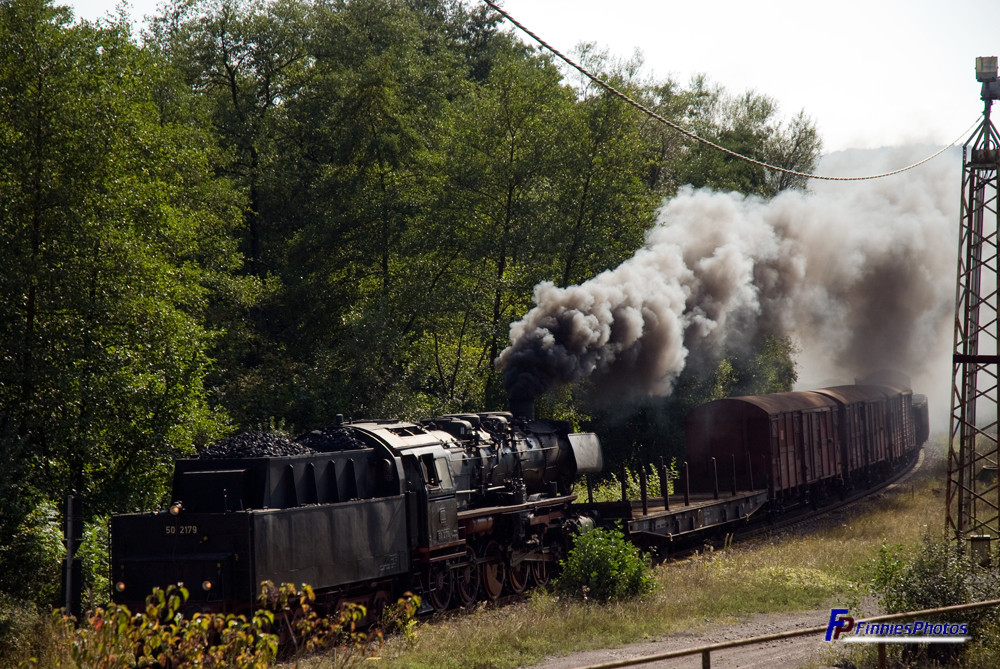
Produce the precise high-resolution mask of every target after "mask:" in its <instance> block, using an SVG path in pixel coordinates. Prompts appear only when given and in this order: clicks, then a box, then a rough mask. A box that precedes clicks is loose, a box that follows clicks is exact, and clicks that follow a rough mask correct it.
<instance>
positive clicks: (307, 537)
mask: <svg viewBox="0 0 1000 669" xmlns="http://www.w3.org/2000/svg"><path fill="white" fill-rule="evenodd" d="M296 445H297V446H299V447H300V449H301V452H300V453H297V454H289V455H279V456H274V457H229V455H230V454H228V453H226V452H221V453H211V452H207V453H205V454H203V456H202V457H198V458H191V459H182V460H178V461H177V462H176V463H175V470H174V478H173V489H172V499H173V500H174V501H173V503H172V504H171V505H170V508H169V510H167V511H163V512H159V513H154V514H126V515H120V516H115V517H114V518H112V521H111V561H112V564H111V570H112V573H111V578H112V583H113V589H114V593H113V596H114V598H115V600H116V601H118V602H121V603H126V604H129V605H131V606H136V605H139V604H141V603H142V602H143V601H144V599H145V597H146V596H147V595H148V594H149V593H150V592H151V591H152V589H153V588H154V587H165V586H166V585H169V584H175V583H183V584H184V585H185V587H186V588H187V589H188V591H189V593H190V597H189V599H188V602H187V606H188V608H189V609H191V610H203V611H208V610H217V611H229V610H245V609H249V608H250V607H251V606H252V605H253V603H254V601H255V596H256V594H257V589H258V587H259V584H260V583H261V582H262V581H264V580H270V581H272V582H274V583H296V584H301V583H306V584H309V585H311V586H312V587H313V588H314V589H315V590H316V592H317V595H318V597H319V598H320V599H321V600H323V601H324V603H326V604H327V605H328V606H331V607H332V606H336V605H337V604H338V603H342V602H347V601H354V602H358V603H362V604H365V605H367V606H370V607H371V606H374V607H375V608H378V607H379V606H381V605H383V604H385V603H388V602H390V601H394V598H395V597H396V596H398V595H399V594H400V593H402V592H403V591H405V590H410V591H415V592H418V593H419V594H421V595H422V596H423V597H424V599H425V601H426V602H427V603H428V604H429V605H430V606H431V607H433V609H434V610H437V611H442V610H445V609H447V608H449V607H450V606H452V605H456V604H458V605H463V604H469V603H471V602H473V601H475V600H476V599H477V598H479V597H480V596H482V597H485V598H496V597H498V596H499V595H500V594H501V593H502V592H503V591H504V590H505V589H506V590H509V591H511V592H514V593H519V592H522V591H523V590H524V589H525V588H526V587H528V585H529V584H531V583H544V582H546V581H547V580H548V577H549V574H550V573H551V569H552V566H553V563H554V562H555V561H557V560H558V559H559V558H560V557H561V555H562V553H563V551H564V550H565V546H566V542H567V537H568V535H569V533H570V532H571V530H572V527H573V526H574V524H575V523H578V522H579V519H578V518H573V517H571V515H570V513H569V505H570V502H571V501H572V500H573V496H572V495H570V494H569V493H570V488H571V486H572V483H573V481H574V480H575V479H576V478H577V477H578V476H579V475H581V474H585V473H588V472H596V471H600V469H601V465H602V455H601V448H600V443H599V441H598V439H597V437H596V436H595V435H593V434H578V433H573V432H571V431H570V428H569V425H568V424H567V423H563V422H557V421H545V420H515V419H514V417H513V416H512V415H511V414H509V413H503V412H491V413H480V414H461V415H452V416H442V417H437V418H433V419H430V420H426V421H421V422H419V423H411V422H404V421H396V420H385V421H365V422H347V423H342V424H339V425H336V426H334V427H332V428H329V429H326V430H322V431H315V432H311V433H309V434H307V435H303V436H302V437H301V438H299V439H298V440H297V441H296ZM213 455H214V456H215V457H211V456H213Z"/></svg>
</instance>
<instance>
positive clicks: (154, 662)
mask: <svg viewBox="0 0 1000 669" xmlns="http://www.w3.org/2000/svg"><path fill="white" fill-rule="evenodd" d="M187 597H188V592H187V590H186V589H184V588H183V587H176V586H171V587H170V588H168V589H167V590H165V591H164V590H160V589H159V588H157V589H156V590H154V591H153V593H152V594H151V595H150V596H149V597H147V599H146V608H145V610H143V611H140V612H137V613H135V614H133V613H132V612H130V611H129V610H128V608H127V607H125V606H120V605H115V604H112V605H109V606H108V607H106V608H97V609H95V610H93V611H92V612H90V613H88V614H87V616H86V617H85V619H84V620H83V621H80V623H79V624H78V623H77V621H76V620H74V619H73V618H72V617H70V616H64V615H63V614H62V613H61V612H60V611H56V612H54V614H53V615H54V617H55V621H56V636H57V639H56V643H57V644H58V646H59V647H61V648H63V649H65V656H64V657H62V658H57V659H55V660H54V666H57V667H61V666H74V667H80V668H81V669H83V668H85V667H104V668H106V669H114V668H117V667H121V668H127V667H148V666H158V667H174V668H175V669H182V668H184V667H204V668H205V669H209V668H213V667H217V668H219V669H222V668H223V667H225V668H226V669H264V668H266V667H270V666H273V664H274V663H275V661H277V660H278V659H279V657H281V656H284V655H291V656H294V657H295V658H296V659H298V658H300V657H302V656H303V655H306V654H312V653H315V652H318V651H320V650H326V651H331V652H332V657H333V660H334V666H338V667H347V666H355V665H357V664H360V663H362V662H364V660H365V659H366V658H369V657H372V656H374V654H375V653H376V652H377V650H378V649H379V648H380V647H381V645H382V633H381V630H379V629H376V631H375V633H374V635H369V634H368V633H367V632H365V631H362V628H361V627H360V625H359V623H360V622H361V621H362V620H363V619H364V617H365V610H364V607H362V606H358V605H353V604H350V605H348V606H346V607H345V608H343V609H342V610H340V611H338V612H337V614H336V615H335V616H334V617H332V618H327V617H323V616H320V615H319V614H318V613H317V612H316V610H315V609H314V607H313V604H314V602H315V594H314V593H313V591H312V588H310V587H309V586H307V585H306V586H303V587H302V588H301V589H299V588H296V587H295V586H293V585H290V584H283V585H281V586H275V585H274V584H272V583H270V582H264V583H263V584H262V585H261V594H260V598H259V600H260V604H261V608H259V609H258V610H257V611H256V612H255V613H254V614H253V615H252V616H250V617H247V616H243V615H233V614H227V615H224V614H218V613H212V614H202V613H196V614H194V615H193V616H191V617H187V616H185V615H183V614H182V613H181V609H182V607H183V605H184V602H185V601H186V600H187ZM418 606H419V600H415V599H413V598H403V599H400V601H399V603H398V604H397V605H396V607H394V608H392V614H391V615H390V616H388V617H387V620H388V621H389V623H391V624H392V625H395V626H396V627H397V628H404V627H407V626H409V625H410V623H411V621H412V619H413V618H414V616H415V615H416V610H417V608H418ZM279 639H285V640H286V641H285V646H286V647H287V649H288V650H287V651H285V652H283V651H282V650H281V647H279Z"/></svg>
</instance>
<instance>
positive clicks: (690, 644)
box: [531, 609, 835, 669]
mask: <svg viewBox="0 0 1000 669" xmlns="http://www.w3.org/2000/svg"><path fill="white" fill-rule="evenodd" d="M829 619H830V609H822V610H816V611H798V612H792V613H774V614H756V615H754V616H751V617H750V618H748V619H746V620H740V621H737V622H726V623H706V625H705V627H704V628H702V629H699V630H697V631H695V632H687V633H681V634H673V635H671V636H670V637H667V638H664V639H658V640H652V641H645V642H641V643H634V644H629V645H628V646H624V647H622V648H613V649H605V650H591V651H583V652H579V653H573V654H572V655H566V656H562V657H553V658H549V659H548V660H546V661H545V662H543V663H541V664H537V665H534V666H533V667H531V669H574V668H576V667H585V666H588V665H594V664H601V663H604V662H615V661H620V660H626V659H633V658H640V657H645V656H649V655H658V654H660V653H666V652H668V651H672V650H683V649H686V648H695V647H697V646H704V645H708V644H712V643H719V642H722V641H731V640H734V639H745V638H749V637H754V636H762V635H764V634H774V633H777V632H787V631H791V630H796V629H803V628H807V627H818V626H821V625H826V623H827V622H828V621H829ZM830 651H831V645H830V644H829V643H827V642H826V641H824V640H823V635H822V634H817V635H815V636H812V635H810V636H804V637H795V638H792V639H783V640H781V641H770V642H767V643H760V644H754V645H752V646H743V647H740V648H729V649H726V650H720V651H716V652H714V653H712V656H711V660H712V667H713V669H736V668H737V667H738V668H739V669H754V668H756V669H786V668H788V669H795V668H798V667H824V666H829V665H827V664H824V662H830V661H832V660H833V659H835V656H833V655H832V654H831V652H830ZM637 666H639V667H655V668H656V669H700V667H701V666H702V664H701V655H700V654H698V655H692V656H690V657H684V658H679V659H673V660H663V661H660V662H650V663H647V664H640V665H637Z"/></svg>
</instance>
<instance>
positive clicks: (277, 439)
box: [198, 432, 315, 459]
mask: <svg viewBox="0 0 1000 669" xmlns="http://www.w3.org/2000/svg"><path fill="white" fill-rule="evenodd" d="M310 453H315V451H314V450H313V449H312V448H310V447H309V446H308V445H307V444H304V443H301V442H298V441H292V440H291V439H289V438H288V437H286V436H284V435H281V434H275V433H273V432H241V433H239V434H237V435H235V436H233V437H229V438H228V439H222V440H220V441H217V442H215V443H214V444H212V445H211V446H209V447H208V448H206V449H205V450H204V451H202V452H201V453H199V454H198V457H199V458H202V459H230V458H278V457H282V456H287V455H308V454H310Z"/></svg>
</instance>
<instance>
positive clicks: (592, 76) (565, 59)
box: [483, 0, 980, 181]
mask: <svg viewBox="0 0 1000 669" xmlns="http://www.w3.org/2000/svg"><path fill="white" fill-rule="evenodd" d="M483 2H484V3H485V4H486V5H488V6H489V7H490V8H491V9H493V11H495V12H496V13H498V14H499V15H500V16H502V17H503V18H504V19H506V20H507V21H508V22H509V23H511V24H512V25H513V26H515V27H516V28H518V29H519V30H520V31H521V32H523V33H524V34H526V35H528V36H529V37H530V38H531V39H533V40H534V41H536V42H538V44H540V45H541V46H542V47H543V48H544V49H545V50H547V51H549V52H550V53H551V54H553V55H554V56H556V57H558V58H559V59H560V60H562V61H563V62H564V63H566V64H567V65H569V66H570V67H572V68H573V69H575V70H577V71H578V72H580V74H582V75H583V76H585V77H587V78H588V79H590V80H591V81H592V82H594V83H595V84H597V85H598V86H600V87H601V88H603V89H604V90H606V91H607V92H609V93H611V94H612V95H614V96H615V97H617V98H619V99H621V100H622V101H623V102H625V103H626V104H628V105H631V106H632V107H634V108H636V109H638V110H639V111H641V112H642V113H643V114H646V115H647V116H649V117H650V118H652V119H655V120H656V121H659V122H660V123H662V124H664V125H666V126H668V127H669V128H672V129H673V130H676V131H677V132H679V133H681V134H682V135H684V136H686V137H688V138H690V139H693V140H694V141H696V142H700V143H702V144H704V145H705V146H708V147H711V148H713V149H715V150H717V151H721V152H722V153H725V154H726V155H728V156H731V157H733V158H737V159H739V160H742V161H745V162H747V163H750V164H752V165H757V166H758V167H763V168H765V169H768V170H772V171H775V172H781V173H783V174H788V175H790V176H794V177H802V178H805V179H818V180H824V181H866V180H870V179H881V178H883V177H888V176H892V175H894V174H900V173H902V172H906V171H908V170H912V169H913V168H915V167H919V166H920V165H923V164H924V163H926V162H928V161H930V160H933V159H934V158H937V157H938V156H940V155H941V154H942V153H944V152H945V151H947V150H948V149H950V148H951V147H953V146H955V145H956V144H958V143H959V142H960V141H961V140H962V138H963V137H965V136H966V135H967V134H968V133H969V131H970V130H972V128H973V127H974V126H975V125H976V124H977V123H979V122H980V120H979V119H976V120H975V121H974V122H973V123H972V124H971V125H970V126H969V127H968V128H967V129H966V130H963V131H962V134H961V135H959V136H958V137H956V138H955V139H954V141H952V142H951V144H948V145H947V146H945V147H943V148H942V149H941V150H940V151H938V152H936V153H934V154H932V155H929V156H927V157H926V158H924V159H923V160H920V161H917V162H915V163H912V164H910V165H907V166H906V167H901V168H899V169H897V170H892V171H891V172H883V173H881V174H870V175H866V176H857V177H837V176H828V175H823V174H812V173H809V172H798V171H796V170H791V169H788V168H787V167H781V166H779V165H772V164H771V163H767V162H764V161H762V160H757V159H756V158H751V157H750V156H746V155H743V154H741V153H737V152H736V151H733V150H732V149H728V148H726V147H724V146H722V145H720V144H716V143H715V142H713V141H711V140H709V139H705V138H704V137H701V136H699V135H697V134H695V133H693V132H691V131H690V130H688V129H686V128H684V127H683V126H680V125H678V124H677V123H674V122H673V121H671V120H670V119H668V118H666V117H664V116H661V115H660V114H658V113H656V112H655V111H653V110H652V109H650V108H648V107H646V106H645V105H643V104H642V103H641V102H639V101H637V100H635V99H633V98H632V97H630V96H629V95H627V94H626V93H623V92H622V91H620V90H618V89H617V88H615V87H614V86H612V85H611V84H610V83H608V82H607V81H605V80H604V79H602V78H601V77H599V76H597V75H596V74H594V73H593V72H591V71H590V70H588V69H587V68H585V67H583V66H582V65H580V64H579V63H577V62H576V61H574V60H573V59H572V58H570V57H568V56H566V55H565V54H563V53H562V52H560V51H559V50H558V49H556V48H555V47H553V46H552V45H551V44H549V43H548V42H546V41H545V40H543V39H542V38H541V37H539V36H538V35H536V34H535V33H534V32H532V31H531V30H530V29H528V28H527V27H526V26H525V25H524V24H522V23H521V22H519V21H518V20H517V19H515V18H514V17H513V16H511V15H510V14H509V13H507V11H506V10H504V9H503V8H501V7H500V6H499V5H497V4H496V3H495V2H493V1H492V0H483Z"/></svg>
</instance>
